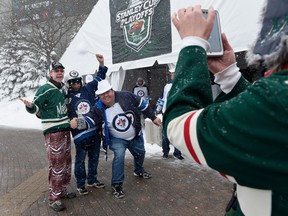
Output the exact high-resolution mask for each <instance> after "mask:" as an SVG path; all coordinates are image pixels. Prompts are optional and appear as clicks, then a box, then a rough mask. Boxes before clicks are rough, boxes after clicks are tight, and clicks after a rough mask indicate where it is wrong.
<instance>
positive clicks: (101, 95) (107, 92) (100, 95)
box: [99, 89, 112, 97]
mask: <svg viewBox="0 0 288 216" xmlns="http://www.w3.org/2000/svg"><path fill="white" fill-rule="evenodd" d="M111 92H112V89H110V90H108V91H106V92H104V93H102V94H99V97H103V96H105V95H108V94H110V93H111Z"/></svg>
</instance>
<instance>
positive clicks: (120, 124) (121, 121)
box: [112, 112, 134, 132]
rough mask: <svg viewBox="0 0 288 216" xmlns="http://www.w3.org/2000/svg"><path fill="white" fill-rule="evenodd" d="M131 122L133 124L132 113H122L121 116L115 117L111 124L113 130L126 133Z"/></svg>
mask: <svg viewBox="0 0 288 216" xmlns="http://www.w3.org/2000/svg"><path fill="white" fill-rule="evenodd" d="M133 122H134V115H133V113H131V112H127V113H126V114H124V113H123V114H119V115H117V116H115V118H114V119H113V122H112V124H113V126H114V128H115V130H117V131H120V132H124V131H127V130H128V129H129V128H130V127H131V125H132V123H133Z"/></svg>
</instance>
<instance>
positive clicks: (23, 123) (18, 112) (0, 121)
mask: <svg viewBox="0 0 288 216" xmlns="http://www.w3.org/2000/svg"><path fill="white" fill-rule="evenodd" d="M27 99H29V100H31V99H32V98H27ZM0 113H1V115H0V126H1V125H2V126H9V127H14V128H26V129H38V130H41V120H40V119H38V118H37V117H36V116H35V115H31V114H29V113H28V112H27V111H26V109H25V107H24V104H23V103H22V102H21V101H20V100H15V101H12V102H0ZM144 137H145V136H144ZM172 148H173V147H172V146H171V152H172V150H173V149H172ZM145 149H146V152H147V153H146V156H151V155H154V156H155V154H157V155H158V154H159V157H161V156H162V148H161V147H160V146H159V145H158V144H149V143H147V142H145Z"/></svg>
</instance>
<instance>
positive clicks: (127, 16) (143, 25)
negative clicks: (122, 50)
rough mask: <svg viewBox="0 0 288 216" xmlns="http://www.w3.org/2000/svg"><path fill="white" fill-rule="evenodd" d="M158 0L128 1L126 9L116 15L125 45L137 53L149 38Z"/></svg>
mask: <svg viewBox="0 0 288 216" xmlns="http://www.w3.org/2000/svg"><path fill="white" fill-rule="evenodd" d="M159 2H160V0H130V2H129V5H128V8H127V9H126V10H123V11H119V12H118V13H117V14H116V22H117V23H120V28H122V29H123V35H124V39H125V43H126V45H127V46H128V47H130V48H131V49H133V50H135V51H136V52H139V51H140V50H141V49H142V47H143V46H144V45H145V44H146V43H147V42H148V41H149V39H150V37H151V26H152V17H153V14H154V9H155V7H157V5H158V3H159Z"/></svg>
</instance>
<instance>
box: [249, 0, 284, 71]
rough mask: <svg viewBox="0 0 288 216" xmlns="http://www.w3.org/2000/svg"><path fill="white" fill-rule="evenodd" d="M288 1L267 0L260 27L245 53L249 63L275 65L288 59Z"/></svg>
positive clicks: (269, 66) (270, 66)
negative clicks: (252, 43)
mask: <svg viewBox="0 0 288 216" xmlns="http://www.w3.org/2000/svg"><path fill="white" fill-rule="evenodd" d="M287 15H288V1H287V0H268V1H267V3H266V5H265V7H264V9H263V12H262V29H261V31H260V33H259V35H258V38H257V40H256V42H255V44H254V45H253V47H251V49H250V50H249V51H248V52H247V54H246V60H247V63H248V64H249V65H252V64H258V63H260V62H263V63H264V65H265V66H266V67H268V68H272V67H277V66H279V65H281V64H283V63H284V62H285V61H287V59H288V24H287Z"/></svg>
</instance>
